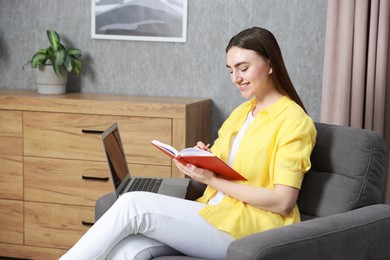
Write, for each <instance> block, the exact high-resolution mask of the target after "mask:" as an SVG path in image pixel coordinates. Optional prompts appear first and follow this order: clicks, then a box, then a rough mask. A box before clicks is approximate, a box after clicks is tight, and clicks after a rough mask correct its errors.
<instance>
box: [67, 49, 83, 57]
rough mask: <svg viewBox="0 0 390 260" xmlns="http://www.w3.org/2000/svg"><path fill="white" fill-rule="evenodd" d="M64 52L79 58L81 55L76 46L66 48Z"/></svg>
mask: <svg viewBox="0 0 390 260" xmlns="http://www.w3.org/2000/svg"><path fill="white" fill-rule="evenodd" d="M66 54H68V55H71V56H75V57H77V58H80V57H81V50H80V49H76V48H68V49H67V51H66Z"/></svg>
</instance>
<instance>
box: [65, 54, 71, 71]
mask: <svg viewBox="0 0 390 260" xmlns="http://www.w3.org/2000/svg"><path fill="white" fill-rule="evenodd" d="M64 67H65V69H66V70H67V71H68V72H71V71H72V60H71V58H70V56H66V57H65V60H64Z"/></svg>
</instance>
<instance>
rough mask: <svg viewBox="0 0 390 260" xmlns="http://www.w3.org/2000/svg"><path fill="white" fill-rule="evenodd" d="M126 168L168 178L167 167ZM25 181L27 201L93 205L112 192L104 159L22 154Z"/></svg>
mask: <svg viewBox="0 0 390 260" xmlns="http://www.w3.org/2000/svg"><path fill="white" fill-rule="evenodd" d="M129 169H130V171H131V173H132V175H134V176H147V177H152V176H158V177H170V168H169V167H162V166H154V165H146V166H145V165H144V166H142V165H129ZM90 177H94V178H99V179H100V180H91V179H90ZM24 180H25V182H24V185H25V188H24V197H25V200H26V201H40V202H53V203H62V204H74V205H84V206H94V205H95V202H96V200H97V199H98V198H99V197H100V196H102V195H103V194H106V193H108V192H112V191H114V186H113V184H112V180H111V176H110V174H109V172H108V165H107V163H106V162H95V161H79V160H66V159H51V158H38V157H25V166H24Z"/></svg>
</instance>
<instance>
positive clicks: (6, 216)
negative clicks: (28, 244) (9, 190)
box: [0, 199, 23, 244]
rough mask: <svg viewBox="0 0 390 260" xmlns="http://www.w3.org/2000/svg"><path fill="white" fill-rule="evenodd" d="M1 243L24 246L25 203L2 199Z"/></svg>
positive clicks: (0, 202) (0, 213)
mask: <svg viewBox="0 0 390 260" xmlns="http://www.w3.org/2000/svg"><path fill="white" fill-rule="evenodd" d="M0 242H2V243H11V244H23V201H18V200H4V199H0Z"/></svg>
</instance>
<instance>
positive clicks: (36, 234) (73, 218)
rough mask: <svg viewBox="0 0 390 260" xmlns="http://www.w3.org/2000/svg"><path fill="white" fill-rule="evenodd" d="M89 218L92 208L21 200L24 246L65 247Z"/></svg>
mask: <svg viewBox="0 0 390 260" xmlns="http://www.w3.org/2000/svg"><path fill="white" fill-rule="evenodd" d="M93 221H94V208H93V207H85V206H74V205H61V204H51V203H38V202H25V245H28V246H42V245H44V246H45V247H50V248H60V249H61V248H62V249H68V248H70V247H71V246H73V245H74V244H75V243H76V242H77V241H78V240H79V239H80V238H81V237H82V235H83V234H84V233H85V232H86V231H87V230H88V229H89V227H90V225H85V224H83V222H89V223H92V222H93Z"/></svg>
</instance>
